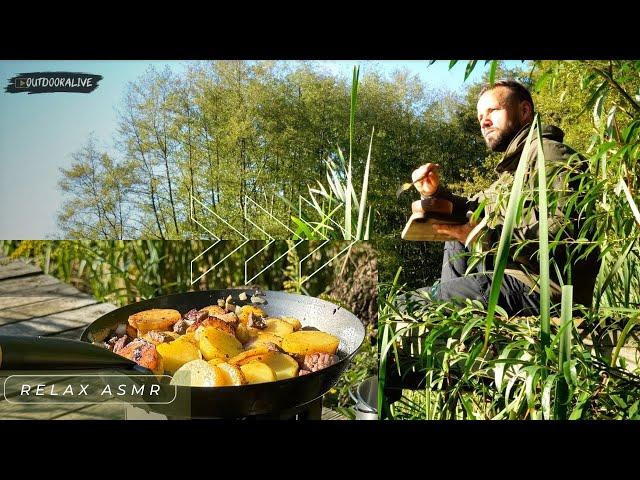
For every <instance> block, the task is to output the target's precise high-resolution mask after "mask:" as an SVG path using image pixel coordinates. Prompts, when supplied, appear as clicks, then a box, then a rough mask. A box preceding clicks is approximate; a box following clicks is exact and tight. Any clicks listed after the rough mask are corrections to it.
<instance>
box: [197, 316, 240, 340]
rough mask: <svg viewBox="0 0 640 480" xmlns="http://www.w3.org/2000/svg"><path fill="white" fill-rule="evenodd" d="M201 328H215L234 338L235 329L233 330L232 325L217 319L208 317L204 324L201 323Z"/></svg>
mask: <svg viewBox="0 0 640 480" xmlns="http://www.w3.org/2000/svg"><path fill="white" fill-rule="evenodd" d="M202 326H203V327H213V328H217V329H218V330H222V331H223V332H226V333H228V334H229V335H233V336H234V337H235V336H236V329H235V328H233V325H231V324H230V323H227V322H225V321H224V320H220V319H219V318H215V317H209V318H208V319H206V320H205V321H204V322H202Z"/></svg>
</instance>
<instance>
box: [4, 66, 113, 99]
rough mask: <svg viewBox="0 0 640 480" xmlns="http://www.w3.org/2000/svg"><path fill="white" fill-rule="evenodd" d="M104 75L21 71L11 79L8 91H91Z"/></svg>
mask: <svg viewBox="0 0 640 480" xmlns="http://www.w3.org/2000/svg"><path fill="white" fill-rule="evenodd" d="M100 80H102V75H92V74H90V73H74V72H32V73H20V74H18V75H17V76H16V77H12V78H10V79H9V85H7V87H6V89H5V91H6V92H8V93H28V94H29V95H31V94H32V93H52V92H70V93H90V92H93V91H94V90H95V89H96V88H98V82H99V81H100Z"/></svg>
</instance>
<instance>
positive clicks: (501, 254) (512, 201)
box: [484, 114, 538, 351]
mask: <svg viewBox="0 0 640 480" xmlns="http://www.w3.org/2000/svg"><path fill="white" fill-rule="evenodd" d="M537 116H538V114H536V118H535V119H534V124H535V123H536V122H537ZM533 132H534V129H533V128H531V129H530V130H529V135H528V137H527V141H526V143H525V147H524V149H523V150H522V154H521V155H520V162H519V163H518V167H517V169H516V172H515V175H514V179H513V186H512V188H511V194H510V195H509V202H508V203H507V211H506V213H505V218H504V225H503V227H502V232H501V234H500V242H499V244H498V252H497V254H496V264H495V268H494V273H493V279H492V281H491V291H490V293H489V301H488V304H487V318H486V328H485V337H484V349H485V351H486V349H487V348H488V346H489V334H490V332H491V326H492V325H493V319H494V316H495V311H496V305H497V304H498V298H499V296H500V286H501V284H502V280H503V278H504V270H505V268H506V266H507V261H508V260H509V245H510V244H511V237H512V235H513V229H514V227H515V218H516V215H517V210H518V204H519V203H520V197H521V193H522V185H523V183H524V175H525V172H526V171H527V170H528V167H529V161H528V158H529V151H530V148H531V143H532V138H533Z"/></svg>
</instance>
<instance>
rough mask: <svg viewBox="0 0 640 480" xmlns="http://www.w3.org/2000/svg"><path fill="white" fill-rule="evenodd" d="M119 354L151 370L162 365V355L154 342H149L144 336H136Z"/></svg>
mask: <svg viewBox="0 0 640 480" xmlns="http://www.w3.org/2000/svg"><path fill="white" fill-rule="evenodd" d="M118 355H122V356H123V357H126V358H128V359H129V360H133V361H134V362H136V363H137V364H138V365H140V366H142V367H146V368H148V369H149V370H158V367H159V366H160V355H158V351H157V350H156V346H155V345H154V344H153V343H150V342H147V341H146V340H143V339H142V338H136V339H135V340H133V341H132V342H131V343H129V344H128V345H127V346H125V347H124V348H122V349H121V350H120V351H119V352H118Z"/></svg>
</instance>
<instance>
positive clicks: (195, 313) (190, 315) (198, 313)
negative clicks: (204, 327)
mask: <svg viewBox="0 0 640 480" xmlns="http://www.w3.org/2000/svg"><path fill="white" fill-rule="evenodd" d="M208 317H209V312H207V311H206V310H196V309H195V308H194V309H192V310H189V311H188V312H187V313H185V314H184V315H183V317H182V318H183V319H184V320H186V321H187V323H188V324H190V325H191V324H193V323H194V322H198V321H200V322H202V321H203V320H206V319H207V318H208Z"/></svg>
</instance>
